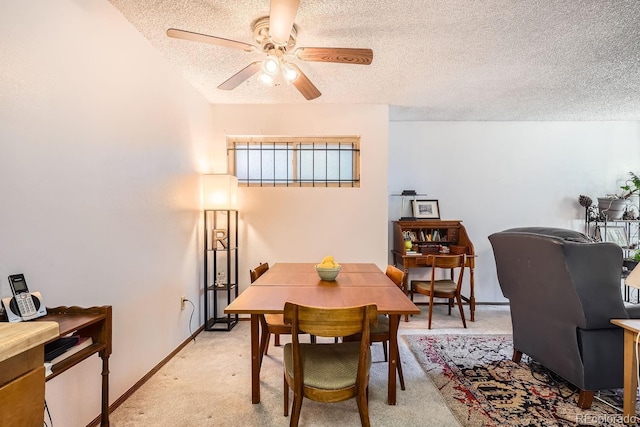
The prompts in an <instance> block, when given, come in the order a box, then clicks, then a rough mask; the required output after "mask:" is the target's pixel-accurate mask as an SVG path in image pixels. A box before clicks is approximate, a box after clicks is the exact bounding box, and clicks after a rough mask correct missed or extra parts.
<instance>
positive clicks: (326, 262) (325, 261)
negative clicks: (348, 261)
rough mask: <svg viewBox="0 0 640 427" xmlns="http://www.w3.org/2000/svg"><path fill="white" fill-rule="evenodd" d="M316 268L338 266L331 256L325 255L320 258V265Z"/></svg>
mask: <svg viewBox="0 0 640 427" xmlns="http://www.w3.org/2000/svg"><path fill="white" fill-rule="evenodd" d="M317 267H318V268H340V264H338V263H337V262H335V260H334V259H333V256H332V255H327V256H326V257H324V258H322V261H321V262H320V264H318V265H317Z"/></svg>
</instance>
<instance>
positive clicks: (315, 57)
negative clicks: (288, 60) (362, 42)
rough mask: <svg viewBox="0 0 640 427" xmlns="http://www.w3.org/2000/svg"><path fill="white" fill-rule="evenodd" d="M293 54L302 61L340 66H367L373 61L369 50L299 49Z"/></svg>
mask: <svg viewBox="0 0 640 427" xmlns="http://www.w3.org/2000/svg"><path fill="white" fill-rule="evenodd" d="M295 54H296V56H297V57H298V58H299V59H302V60H303V61H316V62H339V63H341V64H358V65H369V64H371V61H373V51H372V50H371V49H349V48H341V47H301V48H298V49H296V50H295Z"/></svg>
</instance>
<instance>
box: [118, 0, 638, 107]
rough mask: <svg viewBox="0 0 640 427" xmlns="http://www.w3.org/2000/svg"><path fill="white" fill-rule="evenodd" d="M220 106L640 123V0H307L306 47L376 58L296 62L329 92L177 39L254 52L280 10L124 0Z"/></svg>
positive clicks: (227, 51)
mask: <svg viewBox="0 0 640 427" xmlns="http://www.w3.org/2000/svg"><path fill="white" fill-rule="evenodd" d="M110 2H111V3H112V4H113V5H114V7H115V8H117V9H118V10H119V11H120V12H121V13H122V14H123V15H124V16H125V17H126V19H127V20H129V22H131V24H132V25H133V26H134V27H135V28H136V29H137V30H138V31H139V32H140V33H142V35H143V36H144V37H146V38H147V39H148V40H149V42H150V43H151V45H152V46H154V47H155V48H156V49H158V50H159V51H160V52H161V53H162V54H163V55H164V56H165V57H166V58H167V60H168V61H169V62H170V63H171V64H173V65H174V66H175V67H176V68H178V69H179V70H180V71H181V72H182V73H183V75H184V76H185V78H186V79H187V80H188V81H190V82H191V83H192V84H193V86H195V87H196V88H197V89H198V90H199V91H200V92H201V93H202V94H203V95H204V96H205V97H206V98H207V99H208V100H209V101H210V102H211V103H215V104H235V103H242V104H257V103H260V104H263V103H266V104H275V103H283V104H295V103H307V102H314V103H335V104H343V103H349V104H389V105H390V119H391V120H640V1H638V0H629V1H623V0H538V1H535V0H476V1H473V0H423V1H417V0H413V1H409V0H397V1H388V0H325V1H319V0H313V1H311V0H302V1H301V3H300V7H299V9H298V14H297V16H296V20H295V22H296V26H297V27H298V42H297V47H305V46H306V47H350V48H371V49H373V52H374V57H373V63H372V64H371V65H368V66H363V65H351V64H334V63H322V62H305V61H301V60H298V59H294V60H292V62H295V63H296V64H297V65H298V66H299V67H300V68H301V69H302V71H303V72H304V73H305V74H306V75H307V77H309V79H310V80H311V81H312V82H313V83H314V84H315V85H316V87H317V88H318V89H319V90H320V92H322V96H321V97H319V98H317V99H315V100H313V101H307V100H305V99H304V97H303V96H302V95H301V94H300V93H299V92H298V91H297V90H296V89H295V88H294V87H293V86H287V85H281V86H277V87H268V86H264V85H263V84H261V83H260V82H258V80H257V78H256V76H253V77H252V78H250V79H249V80H248V81H246V82H245V83H242V84H241V85H240V86H238V87H237V88H236V89H234V90H233V91H223V90H219V89H217V86H218V85H219V84H221V83H222V82H224V81H225V80H227V79H228V78H229V77H231V76H232V75H233V74H235V73H236V72H237V71H239V70H240V69H242V68H244V67H245V66H247V65H248V64H249V63H251V62H253V61H255V60H257V59H261V58H263V56H264V54H263V53H259V52H251V53H247V52H244V51H242V50H238V49H232V48H228V47H220V46H212V45H209V44H203V43H197V42H192V41H186V40H178V39H173V38H169V37H167V36H166V30H167V29H168V28H171V27H174V28H179V29H183V30H188V31H193V32H199V33H204V34H209V35H214V36H217V37H223V38H227V39H232V40H237V41H241V42H245V43H251V44H254V40H253V34H252V29H251V23H252V22H253V21H254V20H256V19H257V18H259V17H261V16H266V15H268V14H269V0H224V1H215V0H173V1H170V0H164V1H160V0H136V1H132V0H110Z"/></svg>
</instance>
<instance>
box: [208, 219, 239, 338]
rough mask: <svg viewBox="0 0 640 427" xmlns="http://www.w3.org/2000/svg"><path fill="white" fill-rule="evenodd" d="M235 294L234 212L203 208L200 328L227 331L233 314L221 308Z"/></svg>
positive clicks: (236, 248) (236, 225) (235, 225)
mask: <svg viewBox="0 0 640 427" xmlns="http://www.w3.org/2000/svg"><path fill="white" fill-rule="evenodd" d="M237 297H238V211H236V210H205V211H204V314H205V316H204V329H205V331H230V330H231V329H233V327H234V326H235V325H236V324H237V323H238V315H237V314H234V315H232V314H224V307H226V306H227V305H228V304H229V303H230V302H231V301H233V300H234V299H235V298H237Z"/></svg>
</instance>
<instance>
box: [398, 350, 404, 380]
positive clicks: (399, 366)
mask: <svg viewBox="0 0 640 427" xmlns="http://www.w3.org/2000/svg"><path fill="white" fill-rule="evenodd" d="M398 378H399V379H400V390H405V388H404V375H402V361H401V360H400V349H398Z"/></svg>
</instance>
